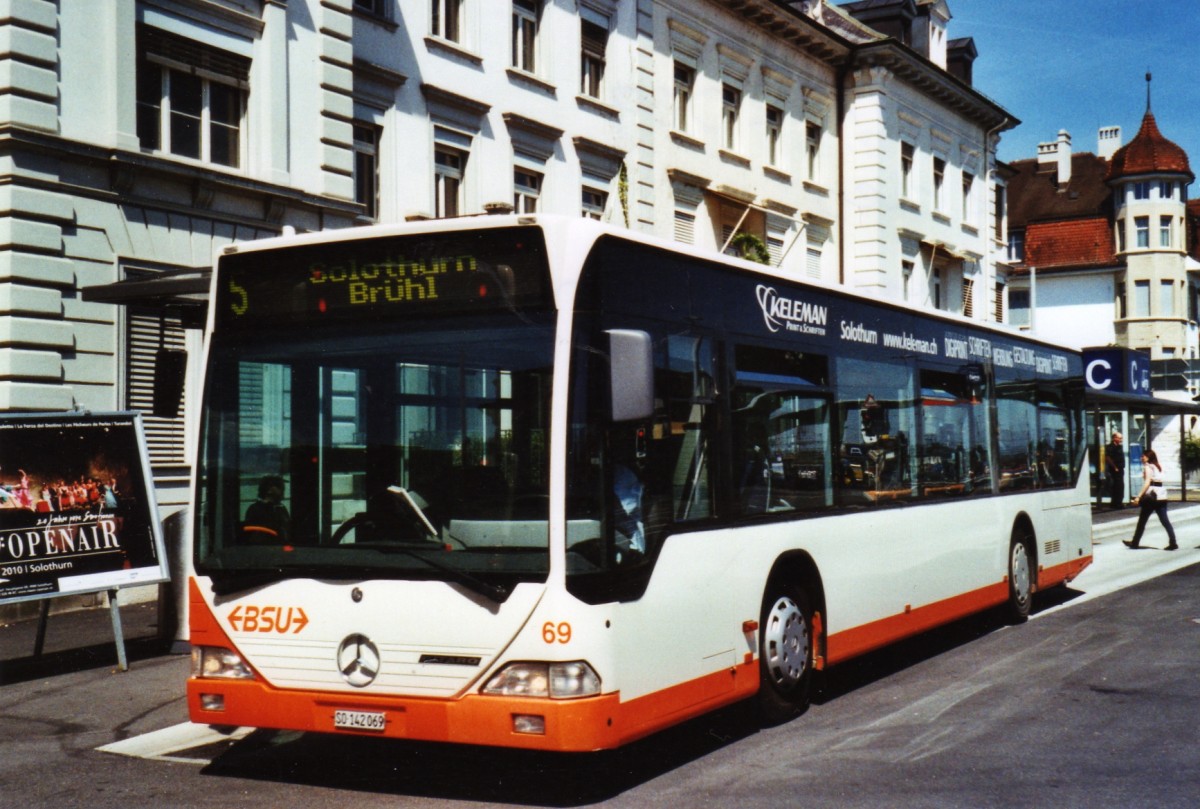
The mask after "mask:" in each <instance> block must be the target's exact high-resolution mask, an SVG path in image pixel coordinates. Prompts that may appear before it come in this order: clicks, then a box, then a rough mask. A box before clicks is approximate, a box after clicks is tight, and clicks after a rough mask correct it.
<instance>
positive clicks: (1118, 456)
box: [1104, 431, 1125, 508]
mask: <svg viewBox="0 0 1200 809" xmlns="http://www.w3.org/2000/svg"><path fill="white" fill-rule="evenodd" d="M1124 440H1125V437H1124V436H1123V435H1121V434H1120V433H1119V432H1115V431H1114V432H1113V434H1112V439H1111V440H1110V441H1109V442H1108V446H1107V447H1105V448H1104V474H1105V475H1106V476H1107V477H1108V495H1109V501H1108V507H1109V508H1124V507H1125V450H1124V449H1122V447H1121V443H1122V442H1123V441H1124Z"/></svg>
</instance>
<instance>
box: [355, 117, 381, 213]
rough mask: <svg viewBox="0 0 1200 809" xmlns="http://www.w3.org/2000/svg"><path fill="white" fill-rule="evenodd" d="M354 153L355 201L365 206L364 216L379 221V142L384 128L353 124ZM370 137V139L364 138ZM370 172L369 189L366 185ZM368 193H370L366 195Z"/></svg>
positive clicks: (369, 124) (364, 122)
mask: <svg viewBox="0 0 1200 809" xmlns="http://www.w3.org/2000/svg"><path fill="white" fill-rule="evenodd" d="M351 127H352V131H353V141H354V143H353V145H352V149H353V151H354V201H355V202H357V203H359V204H361V205H362V206H363V216H364V217H366V218H367V219H371V220H376V221H377V220H378V219H379V141H380V139H381V138H382V136H383V128H382V127H380V126H378V125H376V124H374V123H372V122H370V121H359V120H356V121H354V122H353V123H352V124H351ZM364 136H369V137H364ZM368 170H369V171H370V182H369V188H368V187H367V186H366V185H364V181H365V179H366V178H365V177H364V176H363V174H364V173H366V171H368ZM364 191H367V192H368V193H364Z"/></svg>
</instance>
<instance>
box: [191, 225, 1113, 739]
mask: <svg viewBox="0 0 1200 809" xmlns="http://www.w3.org/2000/svg"><path fill="white" fill-rule="evenodd" d="M211 300H212V305H211V307H210V309H211V311H210V314H209V323H208V337H207V341H206V352H207V358H206V369H207V370H206V381H205V390H204V405H203V424H202V430H201V438H200V451H199V459H198V464H197V467H196V480H195V486H194V497H195V503H196V511H195V514H196V516H195V536H194V548H193V557H192V562H193V566H194V571H193V576H192V578H191V581H190V583H189V588H190V623H191V641H192V644H193V646H194V653H193V660H194V665H193V673H192V677H191V678H190V680H189V681H188V685H187V691H188V705H189V710H190V715H191V718H192V720H193V721H195V722H200V723H206V724H214V725H239V726H253V727H263V728H288V729H295V730H301V731H317V732H327V733H354V734H377V735H380V736H387V737H401V738H407V739H421V740H436V741H449V742H463V743H471V744H484V745H502V746H510V747H519V748H534V749H545V750H557V751H589V750H599V749H606V748H615V747H618V746H620V745H623V744H625V743H628V742H630V741H632V740H635V739H638V738H641V737H644V736H646V735H648V734H651V733H653V732H655V731H657V730H659V729H662V728H664V727H667V726H669V725H672V724H674V723H677V722H680V721H683V720H685V719H687V718H689V717H693V716H696V715H698V714H701V713H703V712H706V711H709V710H712V709H714V708H717V707H718V706H722V705H726V704H730V703H733V702H736V701H741V700H748V699H751V698H755V699H756V700H757V702H758V704H759V706H760V708H761V710H762V714H763V716H764V718H765V719H766V720H767V721H770V722H778V721H782V720H785V719H787V718H788V717H790V716H792V715H795V714H797V713H799V712H801V711H802V710H803V709H804V708H805V707H806V705H807V701H808V694H809V684H810V680H811V678H812V675H813V672H814V670H820V669H824V668H825V667H828V666H833V665H836V664H837V663H839V662H841V661H844V660H848V659H850V658H853V657H855V656H856V655H861V654H863V653H865V652H868V651H870V650H873V649H876V648H878V647H881V646H883V645H885V644H888V643H890V642H893V641H896V640H897V639H900V638H904V637H907V636H911V635H913V634H915V633H918V632H921V631H923V630H926V629H928V628H930V627H933V626H936V625H939V624H943V623H946V622H948V621H952V620H954V619H956V618H959V617H961V616H965V615H968V614H970V613H974V612H977V611H981V610H984V609H987V608H992V607H1001V608H1004V607H1007V609H1008V610H1009V611H1010V612H1011V613H1012V615H1013V616H1014V617H1015V618H1017V619H1020V618H1022V617H1024V616H1025V615H1027V614H1028V612H1029V609H1030V603H1031V599H1032V596H1033V594H1034V592H1036V591H1037V590H1040V589H1043V588H1046V587H1050V586H1054V585H1058V584H1062V583H1065V582H1067V581H1069V580H1070V579H1071V578H1072V577H1074V576H1076V575H1077V574H1078V573H1079V572H1080V571H1081V570H1083V568H1085V567H1086V566H1087V565H1088V564H1089V563H1090V561H1091V528H1090V517H1089V506H1088V480H1087V476H1086V475H1085V474H1084V471H1085V470H1084V468H1083V467H1084V465H1085V459H1086V442H1085V434H1084V413H1083V408H1082V401H1083V383H1082V369H1081V363H1080V358H1079V356H1078V355H1077V354H1076V353H1074V352H1071V351H1069V350H1064V349H1062V348H1058V347H1055V346H1052V345H1047V344H1044V343H1039V342H1036V341H1032V340H1028V339H1025V338H1023V337H1021V336H1019V335H1017V334H1016V333H1013V332H1010V331H1006V330H1003V329H999V328H993V327H989V326H987V325H985V324H982V323H979V322H975V321H972V320H968V319H965V318H961V317H956V316H950V315H946V316H943V315H941V314H939V313H930V312H925V311H916V310H913V309H909V308H904V307H900V306H895V305H891V304H887V303H883V302H880V301H877V300H871V299H868V298H864V297H861V296H856V295H852V294H848V293H846V292H843V291H838V290H830V289H825V288H820V287H817V286H814V285H809V284H805V283H802V282H799V281H797V280H795V279H792V278H787V277H785V276H783V275H782V274H780V273H779V272H778V271H776V270H773V269H771V268H767V267H763V266H760V265H756V264H751V263H749V262H745V261H741V260H738V259H733V258H727V257H724V256H718V255H712V254H708V253H702V252H699V251H696V250H692V249H690V248H688V247H686V246H682V245H678V244H671V243H667V242H662V241H657V240H654V239H650V238H646V237H643V236H639V235H637V234H634V233H631V232H628V231H624V230H616V229H613V228H609V227H606V226H604V225H601V224H599V223H595V222H591V221H588V220H584V219H578V220H577V219H566V218H554V217H540V216H538V217H535V216H521V217H515V216H514V217H483V218H478V219H469V220H454V221H438V222H429V223H420V224H413V225H403V226H395V227H391V226H388V227H376V228H362V229H353V230H344V231H338V232H333V233H319V234H308V235H301V236H288V237H281V238H278V239H270V240H264V241H262V242H254V243H246V244H236V245H232V246H230V247H228V248H226V249H225V250H224V252H223V254H222V255H221V256H220V257H219V258H218V261H217V263H216V266H215V270H214V273H213V294H212V299H211Z"/></svg>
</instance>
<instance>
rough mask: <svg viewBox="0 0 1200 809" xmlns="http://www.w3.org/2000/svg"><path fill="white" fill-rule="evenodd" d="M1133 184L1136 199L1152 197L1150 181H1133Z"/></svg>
mask: <svg viewBox="0 0 1200 809" xmlns="http://www.w3.org/2000/svg"><path fill="white" fill-rule="evenodd" d="M1131 185H1132V186H1133V198H1134V199H1150V183H1149V182H1148V181H1146V180H1143V181H1141V182H1137V183H1131Z"/></svg>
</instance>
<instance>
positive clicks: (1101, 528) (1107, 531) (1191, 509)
mask: <svg viewBox="0 0 1200 809" xmlns="http://www.w3.org/2000/svg"><path fill="white" fill-rule="evenodd" d="M1134 511H1135V512H1136V510H1134ZM1168 515H1169V516H1170V518H1171V525H1174V526H1179V525H1182V524H1185V523H1189V522H1193V521H1195V520H1200V505H1190V504H1189V505H1186V506H1184V505H1181V504H1178V503H1172V504H1171V508H1170V509H1168ZM1153 524H1154V525H1156V526H1157V525H1158V520H1153ZM1136 527H1137V517H1136V516H1133V517H1122V518H1121V519H1118V520H1112V521H1110V522H1105V523H1100V524H1096V523H1093V524H1092V544H1093V545H1094V544H1096V543H1098V542H1099V541H1100V540H1104V539H1112V538H1113V537H1121V538H1122V539H1128V538H1129V537H1131V536H1133V531H1134V529H1135V528H1136ZM1147 527H1149V525H1147Z"/></svg>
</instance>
